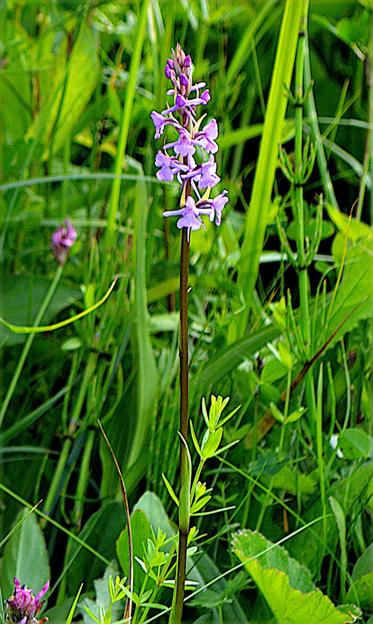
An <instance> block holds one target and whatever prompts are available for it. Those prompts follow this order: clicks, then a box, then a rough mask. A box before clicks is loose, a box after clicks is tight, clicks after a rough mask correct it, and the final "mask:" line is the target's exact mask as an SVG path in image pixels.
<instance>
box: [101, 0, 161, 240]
mask: <svg viewBox="0 0 373 624" xmlns="http://www.w3.org/2000/svg"><path fill="white" fill-rule="evenodd" d="M149 2H150V0H143V1H142V2H141V3H138V4H139V6H141V12H140V15H139V18H138V26H137V33H136V38H135V41H136V44H135V49H134V51H133V55H132V59H131V66H130V71H129V76H128V84H127V88H126V96H125V100H124V105H123V113H122V120H121V125H120V131H119V140H118V147H117V155H116V159H115V167H114V173H115V176H116V177H115V178H114V180H113V186H112V190H111V196H110V205H109V213H108V224H107V229H106V246H107V248H109V249H111V248H112V247H113V243H114V233H115V227H116V223H115V222H116V217H117V212H118V207H119V198H120V187H121V179H120V177H119V176H120V174H121V173H122V169H123V160H124V155H125V152H126V147H127V139H128V133H129V128H130V123H131V115H132V108H133V102H134V99H135V91H136V85H137V78H138V75H139V66H140V60H141V52H142V48H143V44H144V39H145V32H146V19H147V13H148V7H149Z"/></svg>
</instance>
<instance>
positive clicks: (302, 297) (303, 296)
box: [294, 0, 317, 423]
mask: <svg viewBox="0 0 373 624" xmlns="http://www.w3.org/2000/svg"><path fill="white" fill-rule="evenodd" d="M307 14H308V0H305V2H304V10H303V13H302V20H301V25H300V30H299V43H298V52H297V59H296V75H295V154H294V159H295V185H294V186H295V188H294V210H295V220H296V225H297V259H298V260H297V269H298V284H299V303H300V318H301V331H302V337H303V343H304V346H305V351H306V354H307V359H308V360H309V358H310V355H311V353H310V349H311V338H312V337H311V318H310V308H309V279H308V271H307V265H306V257H305V255H306V254H305V216H304V200H303V185H302V168H303V165H304V163H303V149H302V148H303V104H304V102H303V98H304V93H303V79H304V64H305V50H306V44H307ZM305 387H306V398H307V404H308V409H309V412H310V415H311V422H313V423H315V422H316V420H317V406H316V397H315V387H314V381H313V372H312V371H311V370H309V371H308V372H307V376H306V380H305Z"/></svg>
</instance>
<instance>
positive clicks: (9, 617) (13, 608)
mask: <svg viewBox="0 0 373 624" xmlns="http://www.w3.org/2000/svg"><path fill="white" fill-rule="evenodd" d="M48 589H49V581H47V582H46V583H45V585H44V587H43V588H42V589H41V590H40V591H39V592H38V593H37V594H36V595H34V593H33V591H32V589H29V588H28V587H26V585H21V582H20V581H19V580H18V579H17V578H15V579H14V589H13V595H12V596H11V597H10V598H8V600H6V601H5V611H6V621H7V622H8V623H9V624H42V623H43V622H47V618H42V619H41V620H37V619H36V615H37V614H38V613H39V611H40V609H41V608H42V606H43V602H42V600H41V599H42V598H43V596H45V594H46V593H47V591H48Z"/></svg>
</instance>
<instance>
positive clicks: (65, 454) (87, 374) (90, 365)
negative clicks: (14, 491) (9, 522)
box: [45, 353, 97, 513]
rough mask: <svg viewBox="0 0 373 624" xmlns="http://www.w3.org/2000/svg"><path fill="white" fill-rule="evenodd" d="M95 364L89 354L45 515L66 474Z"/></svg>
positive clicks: (95, 361)
mask: <svg viewBox="0 0 373 624" xmlns="http://www.w3.org/2000/svg"><path fill="white" fill-rule="evenodd" d="M96 363H97V354H95V353H91V354H90V356H89V358H88V361H87V364H86V368H85V371H84V376H83V379H82V383H81V386H80V389H79V394H78V397H77V400H76V402H75V405H74V409H73V411H72V414H71V418H70V424H69V427H68V430H67V437H66V439H65V441H64V443H63V447H62V451H61V454H60V457H59V460H58V463H57V467H56V470H55V472H54V474H53V478H52V482H51V484H50V486H49V490H48V495H47V497H46V500H45V510H46V512H47V513H50V512H51V511H53V508H54V505H55V501H56V499H57V496H58V492H59V490H60V488H61V485H62V481H63V478H64V475H65V472H66V465H67V461H68V459H69V456H70V451H71V447H72V443H73V437H74V435H75V432H76V428H77V423H78V420H79V417H80V413H81V411H82V407H83V403H84V399H85V396H86V393H87V390H88V387H89V384H90V383H91V378H92V375H93V373H94V370H95V367H96Z"/></svg>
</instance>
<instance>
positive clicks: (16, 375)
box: [0, 266, 63, 427]
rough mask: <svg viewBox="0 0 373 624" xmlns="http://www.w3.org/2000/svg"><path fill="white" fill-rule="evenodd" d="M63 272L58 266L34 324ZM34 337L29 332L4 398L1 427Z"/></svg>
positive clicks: (41, 314)
mask: <svg viewBox="0 0 373 624" xmlns="http://www.w3.org/2000/svg"><path fill="white" fill-rule="evenodd" d="M62 272H63V266H58V268H57V271H56V273H55V275H54V278H53V281H52V283H51V285H50V286H49V289H48V292H47V294H46V295H45V298H44V301H43V303H42V304H41V306H40V308H39V311H38V313H37V315H36V318H35V321H34V325H35V326H37V325H40V323H41V321H42V320H43V317H44V314H45V313H46V311H47V309H48V307H49V304H50V302H51V300H52V298H53V295H54V293H55V291H56V288H57V286H58V282H59V281H60V279H61V275H62ZM34 338H35V334H29V335H28V336H27V339H26V342H25V344H24V346H23V349H22V353H21V355H20V358H19V360H18V363H17V366H16V369H15V371H14V373H13V377H12V379H11V382H10V384H9V388H8V391H7V393H6V396H5V399H4V401H3V404H2V406H1V410H0V427H1V425H2V423H3V420H4V418H5V415H6V412H7V409H8V407H9V403H10V401H11V400H12V397H13V394H14V390H15V388H16V386H17V383H18V380H19V378H20V376H21V373H22V370H23V367H24V365H25V362H26V359H27V356H28V354H29V352H30V349H31V346H32V343H33V342H34Z"/></svg>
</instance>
